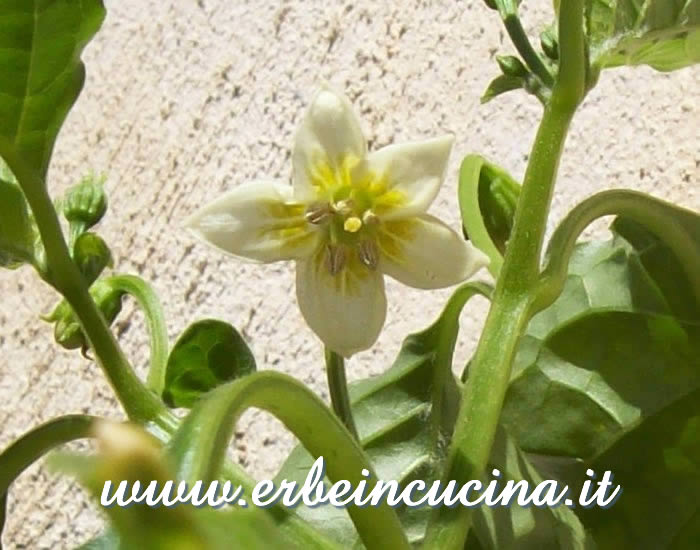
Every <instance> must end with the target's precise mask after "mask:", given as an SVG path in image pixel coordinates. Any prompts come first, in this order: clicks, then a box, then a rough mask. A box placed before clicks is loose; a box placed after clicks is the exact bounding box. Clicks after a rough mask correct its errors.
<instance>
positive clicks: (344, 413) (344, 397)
mask: <svg viewBox="0 0 700 550" xmlns="http://www.w3.org/2000/svg"><path fill="white" fill-rule="evenodd" d="M325 355H326V376H327V377H328V391H329V392H330V395H331V405H332V407H333V412H335V414H336V416H337V417H338V418H339V419H340V421H341V422H342V423H343V424H344V425H345V427H346V428H347V429H348V431H349V432H350V433H351V434H352V436H353V437H354V438H355V439H357V440H358V441H359V436H358V435H357V427H356V426H355V419H354V418H353V416H352V406H351V405H350V395H349V394H348V382H347V380H346V378H345V359H343V357H341V356H340V355H338V354H337V353H336V352H334V351H331V350H329V349H328V348H326V352H325Z"/></svg>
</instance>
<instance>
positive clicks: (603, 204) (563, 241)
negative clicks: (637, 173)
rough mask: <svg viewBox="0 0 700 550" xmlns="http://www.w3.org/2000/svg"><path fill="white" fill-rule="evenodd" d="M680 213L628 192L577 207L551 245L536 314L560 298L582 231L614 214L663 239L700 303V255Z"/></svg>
mask: <svg viewBox="0 0 700 550" xmlns="http://www.w3.org/2000/svg"><path fill="white" fill-rule="evenodd" d="M669 209H672V210H671V211H669ZM679 211H682V209H680V208H679V207H677V206H675V205H671V204H668V203H666V202H664V201H662V200H659V199H655V198H654V197H650V196H649V195H645V194H643V193H639V192H637V191H630V190H626V189H613V190H610V191H603V192H601V193H597V194H596V195H593V196H592V197H589V198H587V199H586V200H585V201H583V202H582V203H580V204H578V205H577V206H576V207H575V208H574V209H573V210H571V212H569V214H568V215H567V216H566V217H565V218H564V219H563V220H562V222H561V223H560V224H559V226H558V227H557V228H556V230H555V231H554V234H553V235H552V238H551V240H550V241H549V246H548V248H547V254H546V257H545V268H544V270H543V272H542V276H541V279H540V282H539V284H538V286H537V291H536V296H535V299H536V302H535V303H534V304H533V308H534V311H539V310H542V309H544V308H546V307H548V306H549V305H551V304H552V303H553V302H554V300H556V299H557V297H558V296H559V295H560V294H561V291H562V289H563V288H564V283H565V282H566V277H567V275H568V266H569V260H570V259H571V254H572V252H573V250H574V246H575V245H576V240H577V239H578V237H579V235H581V233H582V232H583V230H584V229H585V228H586V227H587V226H588V225H589V224H590V223H591V222H593V221H594V220H596V219H598V218H600V217H602V216H609V215H613V214H615V215H618V216H625V217H627V218H630V219H632V220H634V221H636V222H637V223H639V224H641V225H643V226H644V227H646V228H647V229H649V230H650V231H651V232H652V233H655V234H656V235H658V236H660V237H661V238H663V240H664V243H665V244H666V245H667V246H668V247H669V248H671V249H672V250H673V251H674V252H675V253H676V255H677V256H678V257H679V258H683V259H684V260H685V262H686V264H687V265H686V264H684V266H686V274H687V276H688V278H689V279H690V280H691V283H692V287H693V291H694V292H695V297H696V299H697V300H698V303H700V251H699V250H698V246H697V243H695V241H694V240H693V239H692V237H690V235H689V234H688V232H687V231H686V230H685V229H684V227H683V225H682V223H681V220H680V219H679V216H678V213H679ZM691 214H692V213H691ZM534 311H533V312H534Z"/></svg>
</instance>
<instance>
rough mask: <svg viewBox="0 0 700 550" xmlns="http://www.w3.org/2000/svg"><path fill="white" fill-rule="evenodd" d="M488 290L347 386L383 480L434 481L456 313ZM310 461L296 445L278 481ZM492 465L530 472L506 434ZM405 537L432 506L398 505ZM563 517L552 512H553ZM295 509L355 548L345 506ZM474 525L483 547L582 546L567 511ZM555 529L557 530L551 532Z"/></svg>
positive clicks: (447, 404) (450, 419) (447, 409)
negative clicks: (387, 363)
mask: <svg viewBox="0 0 700 550" xmlns="http://www.w3.org/2000/svg"><path fill="white" fill-rule="evenodd" d="M477 293H478V294H486V295H488V294H489V289H488V288H486V287H483V286H478V285H473V284H467V285H464V286H462V287H461V288H460V289H458V290H457V291H456V292H455V294H453V296H452V298H451V299H450V301H449V302H448V304H447V305H446V307H445V309H444V310H443V313H442V314H441V316H440V317H439V318H438V320H437V321H436V322H435V323H434V324H433V325H431V326H430V327H429V328H427V329H426V330H424V331H422V332H419V333H416V334H412V335H410V336H408V337H407V338H406V340H405V341H404V343H403V345H402V347H401V351H400V352H399V355H398V357H397V358H396V361H395V362H394V364H393V365H392V367H391V368H390V369H389V370H387V371H386V372H385V373H383V374H381V375H380V376H378V377H375V378H370V379H367V380H363V381H360V382H358V383H357V384H355V385H353V386H352V387H351V389H350V393H351V398H352V403H353V413H354V417H355V422H356V424H357V427H358V430H359V433H360V438H361V441H362V445H363V447H364V449H365V451H366V452H367V454H368V455H369V457H370V458H371V459H372V462H373V463H374V464H375V466H376V469H377V475H378V476H379V478H380V479H382V480H385V481H386V480H396V481H398V482H399V483H400V484H405V483H408V482H410V481H412V480H416V479H421V480H424V481H426V482H427V483H428V484H430V483H431V482H432V481H433V480H435V479H438V478H439V475H440V473H441V470H442V462H443V459H444V452H445V450H446V445H445V444H444V442H445V438H447V437H449V434H450V433H451V431H452V428H453V426H454V419H455V414H456V410H457V406H458V397H459V391H458V387H457V382H456V381H455V379H454V376H453V375H452V369H451V367H452V357H453V352H454V347H455V342H456V339H457V332H458V327H459V315H460V312H461V310H462V308H463V307H464V304H465V303H466V301H467V300H468V299H469V298H470V297H471V296H473V295H474V294H477ZM312 463H313V458H312V457H311V456H310V455H309V454H308V453H307V452H306V451H305V450H304V448H303V447H301V446H300V447H297V448H296V449H295V450H294V451H293V452H292V454H291V455H290V456H289V458H288V459H287V461H286V462H285V464H284V465H283V467H282V469H281V470H280V472H279V473H278V475H277V477H276V479H277V480H281V479H288V480H296V481H298V482H303V480H304V479H305V477H306V474H307V472H308V470H309V468H310V466H311V464H312ZM491 467H492V468H493V467H497V468H499V469H501V471H503V472H505V475H504V477H505V478H506V479H510V478H515V479H517V480H519V479H523V478H525V477H528V476H530V475H531V474H533V473H534V470H531V467H530V466H529V465H527V459H526V458H525V457H524V455H522V454H521V453H520V451H518V449H517V448H516V446H515V444H514V442H513V441H512V440H510V439H507V436H506V435H505V433H504V432H501V433H500V435H499V443H498V445H496V447H494V454H493V456H492V460H491ZM398 513H399V517H400V518H401V521H402V523H403V526H404V529H405V530H406V532H407V534H408V537H409V541H410V542H411V544H412V545H413V546H414V547H417V546H418V545H419V544H420V543H421V541H422V540H423V537H424V534H425V529H426V526H427V522H428V518H429V517H430V514H431V510H430V508H427V507H422V508H414V509H408V508H406V507H403V506H402V507H400V508H398ZM559 513H561V514H563V515H562V516H561V517H557V514H559ZM298 514H299V515H300V516H301V517H302V518H304V519H306V520H307V521H309V522H310V523H312V524H313V525H315V526H316V528H317V529H319V530H321V531H322V532H324V533H326V534H327V535H328V536H329V537H332V538H333V539H334V540H336V541H338V542H339V543H340V544H341V545H342V547H344V548H357V547H360V546H361V545H360V542H359V539H358V537H357V534H356V533H355V531H354V529H353V526H352V523H351V522H350V521H349V519H348V517H347V514H346V513H345V511H343V510H338V509H336V508H332V507H328V506H319V507H315V508H305V507H300V508H299V509H298ZM477 514H478V518H477V519H476V520H475V529H476V532H477V536H478V541H479V544H480V546H481V547H482V548H489V549H491V548H493V549H496V548H498V549H499V550H502V549H504V548H518V549H523V548H525V549H527V548H533V549H535V548H537V549H540V548H567V549H570V548H584V539H583V538H582V537H583V530H582V528H581V526H580V524H579V523H578V520H577V519H576V517H575V516H574V514H573V512H571V511H570V510H564V509H561V510H560V511H558V512H553V511H551V510H547V509H541V510H536V509H518V508H517V507H511V508H500V507H499V508H494V509H487V508H482V507H480V508H479V509H478V512H477ZM553 526H557V529H552V527H553Z"/></svg>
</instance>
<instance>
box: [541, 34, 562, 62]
mask: <svg viewBox="0 0 700 550" xmlns="http://www.w3.org/2000/svg"><path fill="white" fill-rule="evenodd" d="M540 45H541V46H542V51H543V52H544V53H545V55H546V56H547V57H549V58H550V59H552V60H554V61H556V60H557V59H559V43H558V42H557V36H556V34H555V32H554V29H552V28H549V29H547V30H546V31H544V32H543V33H542V34H540Z"/></svg>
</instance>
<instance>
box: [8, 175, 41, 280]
mask: <svg viewBox="0 0 700 550" xmlns="http://www.w3.org/2000/svg"><path fill="white" fill-rule="evenodd" d="M34 241H35V230H34V225H33V223H32V219H31V215H30V213H29V208H28V206H27V201H26V200H25V198H24V193H22V190H21V189H20V188H19V185H17V184H16V183H12V182H10V181H8V180H5V179H2V178H0V267H7V268H11V269H12V268H16V267H19V266H20V265H22V264H23V263H32V262H34Z"/></svg>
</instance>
